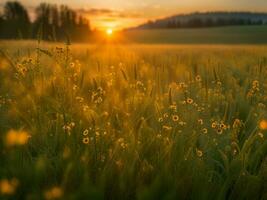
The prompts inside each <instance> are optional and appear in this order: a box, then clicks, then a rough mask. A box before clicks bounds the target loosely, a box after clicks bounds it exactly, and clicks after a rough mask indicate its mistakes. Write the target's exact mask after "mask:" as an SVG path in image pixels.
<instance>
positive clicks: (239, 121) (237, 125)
mask: <svg viewBox="0 0 267 200" xmlns="http://www.w3.org/2000/svg"><path fill="white" fill-rule="evenodd" d="M241 127H242V121H241V120H240V119H235V121H234V124H233V128H234V129H239V128H241Z"/></svg>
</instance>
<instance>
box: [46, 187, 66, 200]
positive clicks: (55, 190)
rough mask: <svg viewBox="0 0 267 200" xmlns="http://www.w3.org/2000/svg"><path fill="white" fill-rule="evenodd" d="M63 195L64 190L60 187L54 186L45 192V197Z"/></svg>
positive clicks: (56, 197)
mask: <svg viewBox="0 0 267 200" xmlns="http://www.w3.org/2000/svg"><path fill="white" fill-rule="evenodd" d="M62 196H63V191H62V189H61V188H60V187H53V188H51V189H50V190H48V191H46V192H45V199H47V200H50V199H61V197H62Z"/></svg>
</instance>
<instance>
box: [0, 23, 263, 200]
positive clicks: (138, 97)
mask: <svg viewBox="0 0 267 200" xmlns="http://www.w3.org/2000/svg"><path fill="white" fill-rule="evenodd" d="M215 30H217V29H214V30H213V31H215ZM238 30H241V28H240V29H238ZM264 30H265V29H264ZM203 31H205V30H203ZM182 32H183V31H182ZM191 33H192V34H196V33H193V32H191ZM213 33H216V34H219V32H216V31H215V32H213ZM149 34H150V33H149ZM149 34H148V35H149ZM225 34H226V33H225ZM242 34H243V31H242ZM259 34H261V35H262V38H263V34H262V33H259ZM186 35H187V34H186V33H184V35H183V37H187V36H186ZM162 36H163V35H161V34H159V33H157V36H155V38H156V39H153V41H160V42H164V41H165V39H167V38H163V39H162ZM227 37H228V39H229V38H230V37H229V36H227ZM250 37H251V35H250ZM157 38H158V39H157ZM254 38H255V41H258V39H259V38H258V37H256V36H255V37H254ZM228 39H227V40H228ZM169 40H170V39H169ZM175 40H176V39H175ZM177 41H178V40H177ZM188 41H189V39H188ZM216 41H219V40H217V39H216ZM231 41H232V43H234V40H231ZM0 49H1V55H0V161H1V165H0V199H29V200H30V199H33V200H34V199H114V200H115V199H146V200H147V199H151V200H155V199H166V200H167V199H198V200H201V199H203V200H206V199H220V200H224V199H232V200H239V199H240V200H241V199H242V200H245V199H255V200H257V199H259V200H264V199H267V160H266V154H267V140H266V137H267V135H266V134H267V115H266V110H267V109H266V106H267V80H266V76H267V51H266V50H267V46H264V45H261V46H257V45H233V46H231V45H158V44H155V45H146V44H134V43H130V44H122V45H119V44H110V43H109V44H108V43H106V44H105V43H103V44H91V45H87V44H84V45H82V44H73V45H71V46H68V45H64V44H60V43H58V44H53V43H43V42H41V43H40V44H38V43H37V42H34V41H20V42H19V41H1V43H0Z"/></svg>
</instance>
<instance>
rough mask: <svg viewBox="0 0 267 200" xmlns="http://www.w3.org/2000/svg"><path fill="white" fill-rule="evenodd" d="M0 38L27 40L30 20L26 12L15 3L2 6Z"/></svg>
mask: <svg viewBox="0 0 267 200" xmlns="http://www.w3.org/2000/svg"><path fill="white" fill-rule="evenodd" d="M1 24H2V26H1V27H2V28H1V30H2V31H1V36H2V37H4V38H29V36H30V31H31V30H30V26H31V24H30V20H29V16H28V13H27V10H26V9H25V8H24V7H23V6H22V5H21V4H20V3H19V2H16V1H13V2H7V3H6V4H5V6H4V14H3V19H2V22H1Z"/></svg>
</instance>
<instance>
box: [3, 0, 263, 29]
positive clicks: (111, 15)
mask: <svg viewBox="0 0 267 200" xmlns="http://www.w3.org/2000/svg"><path fill="white" fill-rule="evenodd" d="M5 2H6V0H0V6H1V5H3V4H4V3H5ZM20 2H21V3H22V4H23V5H24V6H26V7H27V8H28V10H29V11H30V15H31V17H34V12H33V11H34V7H35V6H37V5H38V4H40V2H47V3H52V4H55V3H56V4H66V5H68V6H69V7H71V8H73V9H76V10H78V11H79V13H80V14H83V15H84V16H86V17H87V18H88V19H90V22H91V25H92V27H93V28H97V29H107V28H112V29H115V30H116V29H118V30H119V29H123V28H127V27H132V26H137V25H139V24H142V23H144V22H146V21H148V20H154V19H158V18H163V17H166V16H171V15H175V14H181V13H190V12H196V11H200V12H201V11H203V12H205V11H257V12H267V0H57V1H55V0H20Z"/></svg>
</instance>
